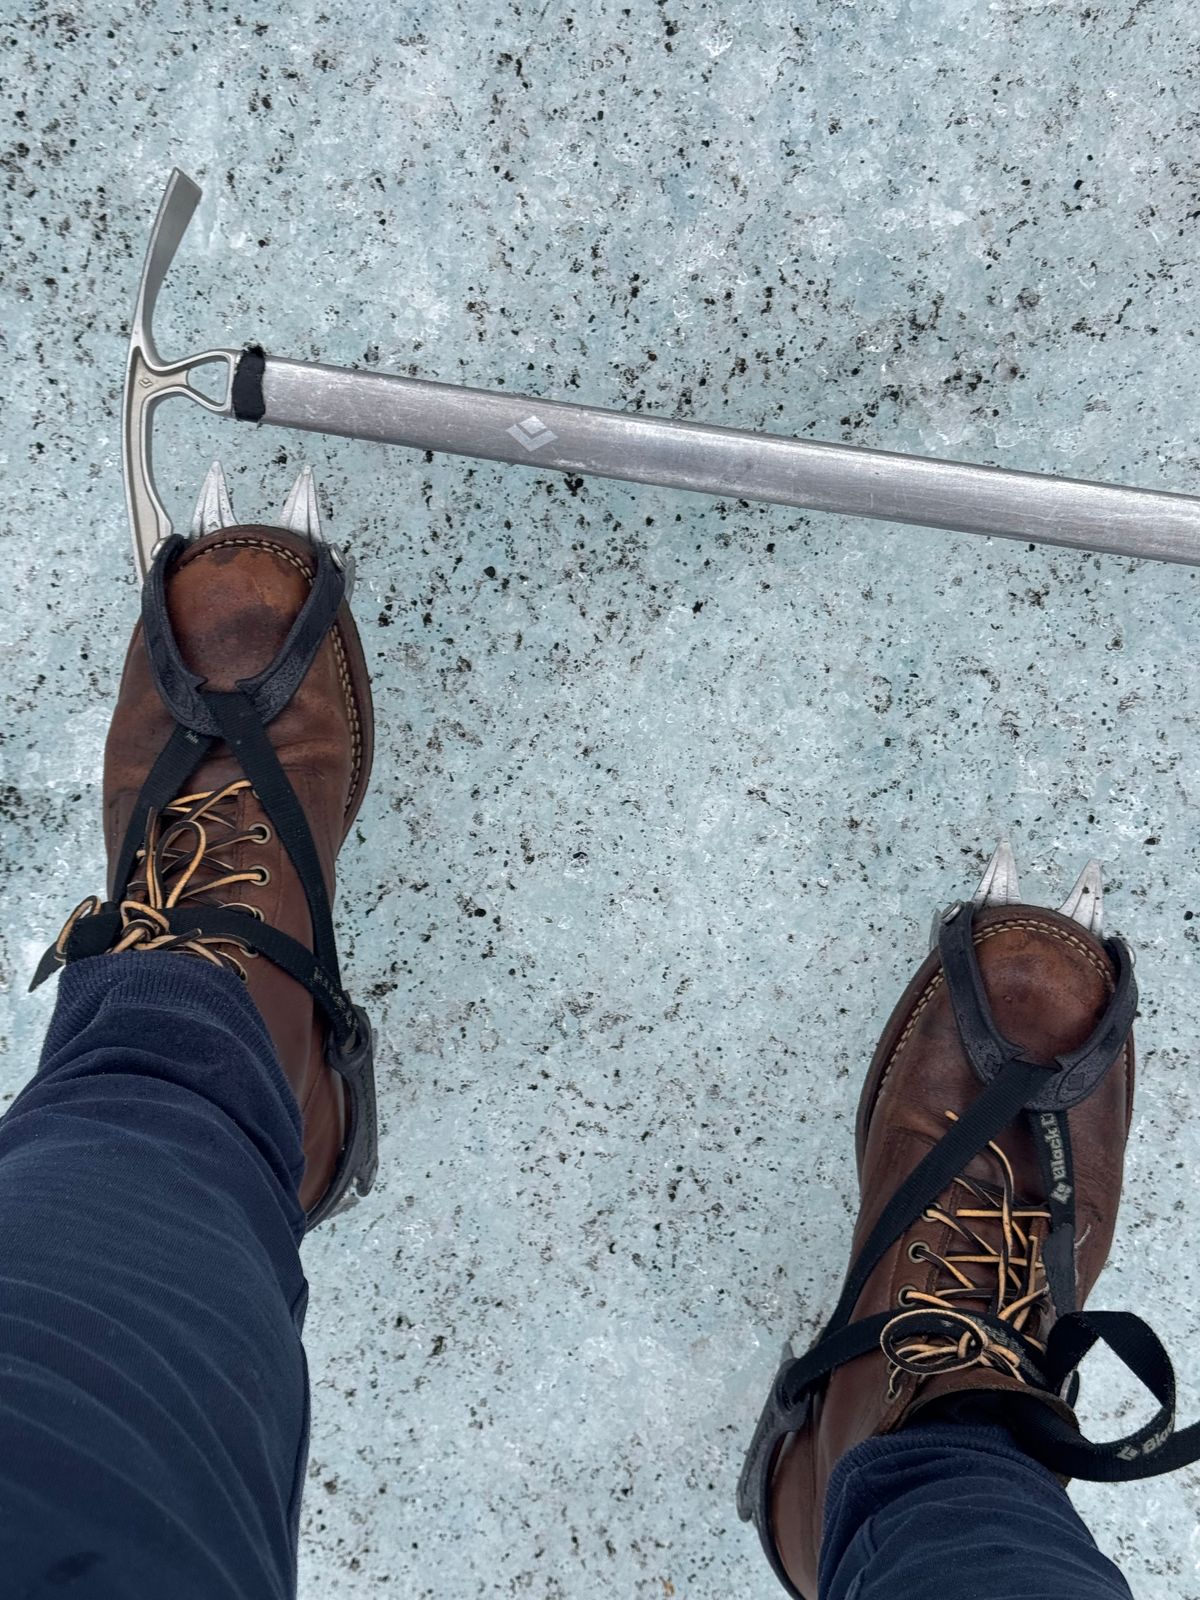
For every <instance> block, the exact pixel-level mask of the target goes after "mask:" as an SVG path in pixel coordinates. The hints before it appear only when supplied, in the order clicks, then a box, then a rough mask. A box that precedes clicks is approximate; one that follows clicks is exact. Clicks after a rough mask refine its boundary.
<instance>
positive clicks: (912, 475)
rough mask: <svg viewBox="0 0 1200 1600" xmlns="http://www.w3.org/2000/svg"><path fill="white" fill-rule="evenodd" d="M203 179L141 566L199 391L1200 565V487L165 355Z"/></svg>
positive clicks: (439, 439)
mask: <svg viewBox="0 0 1200 1600" xmlns="http://www.w3.org/2000/svg"><path fill="white" fill-rule="evenodd" d="M200 194H201V191H200V188H199V186H198V185H197V184H195V183H193V181H192V180H191V179H190V178H189V177H187V176H186V174H184V173H183V172H180V171H179V170H178V168H176V170H175V171H174V172H172V174H171V177H170V181H169V182H168V184H167V188H166V192H165V194H164V195H163V198H162V204H161V205H160V206H159V208H158V217H157V219H156V220H155V224H154V232H153V234H152V235H151V239H150V248H149V250H148V251H147V254H146V264H145V267H144V269H143V272H142V282H141V287H140V289H139V291H138V299H137V305H136V307H135V310H134V316H133V327H132V331H131V334H130V340H129V366H128V370H127V374H126V380H125V492H126V498H127V501H128V504H129V517H130V521H131V523H132V525H133V543H134V552H135V555H136V559H137V565H138V571H139V573H140V574H141V575H142V576H145V573H146V571H147V569H148V567H149V564H150V562H151V560H152V559H153V554H154V550H155V548H156V546H157V545H158V544H159V542H160V540H162V539H164V538H166V537H167V535H168V534H169V533H170V532H171V521H170V518H169V517H168V516H167V513H166V511H165V509H164V507H163V504H162V501H161V500H160V499H159V497H158V494H157V492H156V490H155V487H154V472H153V466H152V458H151V450H150V443H151V438H150V436H151V430H152V425H153V419H154V412H155V410H156V409H157V406H158V404H159V402H160V401H161V400H165V399H167V398H168V397H169V396H171V395H188V396H189V397H190V398H191V399H193V400H196V401H198V402H199V404H200V405H202V406H204V407H206V408H207V409H208V410H209V411H213V412H216V413H217V414H218V415H219V416H226V417H228V416H232V417H236V418H237V419H239V420H240V421H244V422H256V423H257V422H267V423H273V424H275V425H276V426H278V427H283V428H304V429H307V430H309V431H310V432H313V433H335V434H342V435H344V436H346V437H348V438H352V439H375V440H378V441H380V442H381V443H384V444H401V445H407V446H408V447H409V448H410V449H414V450H441V451H450V452H452V453H453V454H456V455H464V456H481V457H483V458H484V459H486V460H490V461H508V462H512V463H515V464H518V465H528V466H534V467H536V468H538V469H539V470H545V469H546V468H553V469H554V470H555V471H557V472H567V473H582V474H585V475H592V476H597V477H602V478H619V479H622V480H624V481H626V482H631V483H654V484H659V485H662V486H663V487H666V488H672V489H690V490H693V491H695V492H697V493H700V494H710V495H725V496H729V497H730V498H738V499H743V500H766V501H771V502H773V503H775V504H777V505H788V506H799V507H803V508H804V509H805V510H809V511H836V512H842V513H844V514H847V515H850V516H860V517H878V518H882V519H884V520H886V521H889V522H908V523H915V524H917V525H918V526H921V527H929V528H950V529H956V530H958V531H960V532H963V533H981V534H999V535H1001V536H1002V537H1003V538H1006V539H1028V540H1033V541H1035V542H1037V543H1040V544H1055V545H1067V546H1069V547H1071V548H1074V549H1083V550H1097V551H1107V552H1109V553H1111V554H1114V555H1125V556H1135V557H1139V558H1143V559H1150V560H1155V561H1178V562H1184V563H1187V564H1191V565H1193V566H1197V565H1200V499H1196V498H1194V497H1193V496H1190V495H1178V494H1165V493H1162V492H1161V491H1158V490H1150V489H1126V488H1119V487H1117V486H1115V485H1112V484H1103V483H1084V482H1080V481H1077V480H1074V479H1069V478H1053V477H1046V476H1040V475H1035V474H1033V473H1027V472H1011V471H1008V470H1007V469H1004V468H999V467H975V466H969V465H967V464H965V463H963V462H959V461H935V460H931V459H928V458H926V457H921V456H905V455H896V454H892V453H891V452H888V451H883V450H861V449H857V448H855V447H853V446H850V445H842V444H817V443H811V442H809V441H807V440H801V439H784V438H778V437H775V436H772V435H770V434H761V433H748V432H745V431H743V430H742V429H739V428H715V427H710V426H708V425H707V424H704V423H698V422H676V421H672V420H668V419H666V418H658V417H647V416H642V415H636V414H631V413H628V412H623V411H607V410H603V409H601V408H599V407H596V406H578V405H570V404H567V403H564V402H563V401H559V400H541V399H537V400H535V399H533V398H532V397H531V396H529V395H516V394H502V393H493V392H490V391H488V390H484V389H466V388H461V387H460V386H458V385H456V384H448V383H430V382H426V381H425V380H423V379H418V378H402V377H394V376H389V375H387V374H384V373H376V372H355V371H349V370H347V369H345V368H342V367H327V366H323V365H321V364H319V363H315V362H304V361H285V360H283V359H281V358H280V357H278V356H267V355H264V354H263V352H262V351H261V350H260V349H258V348H257V347H250V348H247V349H243V350H207V351H205V352H203V354H201V355H195V356H190V357H187V358H186V359H185V360H183V361H174V362H169V363H163V362H162V361H161V360H160V358H159V355H158V351H157V350H156V348H155V345H154V338H153V331H152V327H151V324H152V321H153V316H154V305H155V301H156V300H157V298H158V291H159V289H160V288H161V287H162V283H163V279H164V278H165V277H166V274H167V271H168V269H169V267H170V265H171V261H172V259H173V258H174V255H175V252H176V250H177V249H178V248H179V243H180V240H181V239H182V238H183V235H184V232H185V231H186V229H187V225H188V223H189V222H190V221H191V219H192V215H193V213H194V212H195V210H196V207H197V205H198V204H199V202H200ZM214 363H216V364H219V365H223V366H224V368H225V374H224V380H225V381H224V389H225V393H224V395H223V397H222V398H220V399H209V398H208V397H207V396H206V395H203V394H201V393H200V392H199V391H198V390H197V389H196V388H195V387H193V385H192V383H191V382H190V378H191V374H192V373H193V371H195V370H197V369H198V368H202V367H205V366H209V365H212V364H214Z"/></svg>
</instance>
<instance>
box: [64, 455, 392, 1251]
mask: <svg viewBox="0 0 1200 1600" xmlns="http://www.w3.org/2000/svg"><path fill="white" fill-rule="evenodd" d="M222 487H223V484H222ZM225 503H226V505H227V501H226V502H225ZM314 515H315V504H314ZM313 532H314V533H315V532H316V529H315V528H314V529H313ZM345 592H346V571H345V565H344V563H343V562H342V559H341V558H340V556H338V554H337V552H336V551H332V550H331V549H330V547H329V546H327V545H326V544H324V542H323V541H321V540H320V538H319V536H318V537H317V538H316V539H313V538H310V537H307V536H305V535H303V534H300V533H297V532H293V531H290V530H286V529H282V528H275V527H266V526H247V527H220V528H219V529H218V530H217V531H214V532H211V533H209V534H207V535H206V536H204V537H201V538H198V539H194V540H192V541H190V542H188V541H184V540H183V539H180V538H178V537H174V538H172V539H170V540H168V541H167V544H166V546H165V548H164V549H163V550H162V551H160V553H159V555H158V557H157V559H156V560H155V562H154V566H153V568H152V570H151V572H150V574H149V575H148V577H147V580H146V584H145V588H144V590H143V610H142V621H141V622H139V624H138V626H137V627H136V629H135V630H134V634H133V639H132V642H131V643H130V646H129V652H128V655H127V658H126V662H125V671H124V676H123V678H122V681H121V688H120V693H119V696H118V699H117V706H116V711H115V714H114V716H113V721H112V726H111V729H110V732H109V737H108V744H107V749H106V756H105V772H104V812H105V834H106V841H107V846H108V856H109V888H108V900H107V902H106V903H105V904H104V905H103V906H102V905H101V904H100V903H99V902H98V901H97V900H95V899H91V900H88V901H85V902H84V904H83V905H82V906H81V907H80V908H79V909H78V910H77V911H76V913H75V914H74V915H73V916H72V918H71V919H70V920H69V922H68V924H67V926H66V927H65V928H64V929H63V932H62V934H61V935H60V937H59V940H58V942H57V944H56V946H55V950H54V953H53V958H52V959H51V960H50V961H49V962H44V963H43V969H45V970H43V971H40V972H39V981H40V977H41V976H44V975H45V972H46V971H49V970H52V969H53V966H54V961H55V960H57V961H60V962H61V961H66V960H70V959H73V958H75V957H77V956H80V955H92V954H97V953H100V952H102V951H106V950H112V951H117V950H140V951H145V952H146V953H147V959H165V954H164V953H167V954H172V953H173V954H177V953H178V952H181V951H183V952H187V953H188V954H190V955H192V956H194V957H201V958H204V959H207V960H209V961H215V962H218V963H220V964H221V965H224V966H228V967H231V968H233V969H234V970H235V971H237V972H239V973H240V974H241V976H242V977H243V978H244V979H245V980H246V983H247V986H248V988H249V992H250V994H251V996H252V998H253V999H254V1001H255V1004H256V1005H257V1006H258V1008H259V1010H260V1011H261V1013H262V1015H263V1019H264V1021H265V1022H266V1025H267V1027H268V1029H269V1031H270V1033H271V1037H272V1039H273V1040H274V1043H275V1048H276V1051H277V1053H278V1055H279V1060H280V1064H281V1065H282V1067H283V1070H284V1073H285V1074H286V1076H287V1079H288V1082H289V1083H290V1084H291V1086H292V1088H293V1090H294V1091H295V1094H296V1098H297V1100H298V1102H299V1104H300V1108H301V1112H302V1116H303V1122H304V1151H305V1158H306V1166H305V1173H304V1179H303V1182H302V1185H301V1189H300V1201H301V1204H302V1205H303V1206H304V1208H305V1210H306V1212H307V1216H308V1225H309V1226H310V1227H311V1226H313V1225H314V1224H315V1223H316V1222H319V1221H321V1220H323V1219H324V1218H325V1217H326V1216H328V1215H329V1214H330V1213H331V1212H332V1211H333V1210H334V1209H335V1208H336V1207H337V1205H338V1203H339V1201H342V1200H343V1199H344V1198H345V1197H346V1196H347V1194H348V1191H349V1190H350V1189H351V1187H352V1186H353V1187H354V1188H356V1189H357V1191H358V1193H360V1194H361V1193H365V1192H366V1191H367V1189H369V1188H370V1186H371V1183H372V1181H373V1179H374V1174H375V1165H376V1129H375V1106H374V1083H373V1074H372V1066H371V1031H370V1024H369V1023H368V1022H367V1019H366V1017H365V1016H364V1014H363V1013H362V1011H361V1010H360V1009H359V1008H358V1007H356V1006H354V1004H353V1002H352V1001H351V1000H350V999H349V997H348V996H347V995H346V994H345V992H344V990H343V988H342V984H341V978H340V975H339V972H338V965H337V952H336V948H335V945H334V939H333V926H332V920H331V904H332V900H333V895H334V862H335V860H336V857H337V854H338V850H339V849H340V847H341V844H342V841H343V839H344V838H345V837H346V834H347V833H348V831H349V829H350V826H351V824H352V823H353V821H354V818H355V816H356V815H357V813H358V809H359V806H360V805H361V804H362V800H363V796H364V795H365V793H366V789H367V781H368V778H369V776H370V771H371V757H372V747H373V714H372V706H371V691H370V684H369V680H368V677H367V669H366V664H365V661H364V659H363V653H362V646H361V644H360V642H359V636H358V630H357V628H356V627H355V625H354V619H353V617H352V616H351V614H350V608H349V604H348V603H347V600H346V598H345ZM48 954H49V953H48Z"/></svg>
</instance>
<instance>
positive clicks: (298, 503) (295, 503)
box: [283, 466, 321, 544]
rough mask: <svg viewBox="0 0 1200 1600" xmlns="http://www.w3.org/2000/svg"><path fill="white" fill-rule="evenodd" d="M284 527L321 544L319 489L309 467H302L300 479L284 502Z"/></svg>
mask: <svg viewBox="0 0 1200 1600" xmlns="http://www.w3.org/2000/svg"><path fill="white" fill-rule="evenodd" d="M283 526H284V527H285V528H290V529H291V531H292V532H293V533H302V534H303V535H304V537H305V538H306V539H311V540H312V542H313V543H314V544H319V543H320V539H321V514H320V512H319V511H318V510H317V488H316V485H315V484H314V482H313V474H312V468H311V467H309V466H305V467H301V469H300V475H299V477H298V478H297V479H296V481H295V483H294V484H293V485H292V488H291V492H290V494H289V495H288V497H287V499H286V500H285V501H284V502H283Z"/></svg>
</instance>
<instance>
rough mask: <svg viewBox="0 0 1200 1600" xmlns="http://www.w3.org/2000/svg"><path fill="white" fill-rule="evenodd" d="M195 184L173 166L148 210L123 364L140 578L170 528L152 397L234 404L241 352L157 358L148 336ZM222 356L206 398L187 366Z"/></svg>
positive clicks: (128, 487)
mask: <svg viewBox="0 0 1200 1600" xmlns="http://www.w3.org/2000/svg"><path fill="white" fill-rule="evenodd" d="M200 194H201V190H200V186H199V184H196V183H193V182H192V180H191V178H189V177H188V176H187V174H186V173H183V172H181V171H180V170H179V168H178V167H176V168H175V170H174V171H173V172H172V173H171V177H170V180H169V181H168V183H167V187H166V192H165V193H164V194H163V197H162V203H161V204H160V206H159V208H158V216H157V217H156V218H155V222H154V231H153V233H152V234H151V235H150V246H149V249H148V250H147V251H146V264H145V266H144V267H143V268H142V281H141V285H140V287H139V288H138V296H137V303H136V304H135V306H134V308H133V320H132V323H131V326H130V331H129V363H128V365H127V367H126V369H125V411H124V449H125V502H126V505H127V506H128V508H129V522H130V526H131V528H132V530H133V554H134V560H135V561H136V562H137V568H138V574H139V576H140V577H142V578H144V577H145V576H146V573H147V571H148V570H149V567H150V563H151V562H152V561H153V559H154V552H155V551H156V550H157V548H158V546H159V544H160V543H161V542H162V541H163V540H164V539H166V538H167V537H168V536H169V535H170V533H171V519H170V517H169V516H168V515H167V512H166V509H165V507H164V506H163V503H162V501H161V500H160V499H159V496H158V492H157V490H156V489H155V487H154V457H153V454H152V450H151V435H152V433H153V428H154V413H155V412H156V411H157V409H158V405H159V402H160V401H162V400H166V399H169V398H170V397H171V396H172V395H186V396H187V397H188V398H189V399H190V400H195V401H196V403H197V404H198V405H202V406H203V407H204V409H205V410H206V411H213V412H216V414H217V415H218V416H222V417H227V416H229V415H230V414H231V412H232V409H233V383H234V377H235V373H236V369H237V364H238V361H239V359H240V356H241V352H240V351H237V350H206V351H204V352H203V353H202V354H200V355H195V356H188V357H187V358H186V359H185V360H183V361H174V362H168V363H164V362H163V361H162V359H161V358H160V356H159V354H158V350H157V348H156V346H155V343H154V330H153V321H154V306H155V303H156V301H157V300H158V291H159V289H161V287H162V284H163V279H164V278H165V277H166V275H167V272H168V270H169V268H170V265H171V262H172V261H173V260H174V258H175V252H176V250H178V248H179V242H180V240H181V239H182V238H183V236H184V234H185V233H186V231H187V226H188V223H189V222H190V221H191V220H192V217H193V215H194V214H195V210H196V207H197V206H198V205H199V204H200ZM214 363H221V364H223V365H224V367H225V376H226V382H225V393H224V397H223V398H221V399H217V400H212V399H209V397H208V396H207V395H205V394H202V393H201V392H200V390H198V389H196V388H194V387H193V386H192V384H191V383H190V382H189V378H190V375H191V373H192V372H193V371H194V370H196V369H198V368H200V367H207V366H212V365H213V364H214Z"/></svg>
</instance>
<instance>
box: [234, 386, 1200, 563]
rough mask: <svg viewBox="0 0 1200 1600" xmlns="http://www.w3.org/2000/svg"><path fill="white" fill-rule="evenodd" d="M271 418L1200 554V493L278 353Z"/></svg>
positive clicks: (647, 479) (734, 489)
mask: <svg viewBox="0 0 1200 1600" xmlns="http://www.w3.org/2000/svg"><path fill="white" fill-rule="evenodd" d="M262 398H263V402H264V404H265V414H264V416H263V419H262V420H263V421H264V422H270V423H275V424H277V425H278V426H280V427H285V428H304V429H308V430H309V431H311V432H314V433H336V434H342V435H345V436H347V437H349V438H354V439H373V440H377V441H379V442H380V443H383V444H399V445H408V446H410V447H411V448H413V449H417V450H444V451H450V452H451V453H453V454H455V455H465V456H478V457H482V458H483V459H485V460H489V461H507V462H512V463H516V464H518V465H522V466H533V467H536V468H538V469H539V470H545V469H546V468H554V469H555V470H557V471H560V472H569V473H583V474H585V475H588V476H596V477H602V478H619V479H623V480H626V481H628V482H632V483H653V484H660V485H663V486H665V487H668V488H673V489H690V490H693V491H695V492H697V493H700V494H709V495H727V496H730V497H731V498H738V499H742V500H766V501H770V502H772V503H774V504H777V505H788V506H798V507H802V508H804V509H806V510H810V511H835V512H842V513H844V514H846V515H849V516H859V517H877V518H880V519H882V520H885V521H888V522H910V523H915V524H918V525H919V526H921V527H928V528H949V529H955V530H958V531H960V532H963V533H977V534H998V535H1000V536H1001V537H1003V538H1005V539H1028V540H1033V541H1036V542H1037V543H1039V544H1055V545H1066V546H1069V547H1072V548H1075V549H1084V550H1100V551H1107V552H1108V553H1110V554H1113V555H1126V556H1136V557H1139V558H1143V559H1150V560H1156V561H1175V562H1183V563H1187V564H1190V565H1193V566H1196V565H1200V499H1196V498H1194V497H1192V496H1190V495H1177V494H1165V493H1162V492H1160V491H1157V490H1152V489H1126V488H1120V487H1117V486H1115V485H1110V484H1102V483H1085V482H1081V481H1077V480H1074V479H1070V478H1052V477H1046V476H1041V475H1038V474H1035V473H1029V472H1011V471H1008V470H1007V469H1005V468H1001V467H977V466H970V465H968V464H966V463H965V462H960V461H938V460H933V459H928V458H925V457H921V456H905V455H896V454H892V453H891V452H889V451H884V450H861V449H858V448H856V447H854V446H851V445H840V444H816V443H810V442H809V441H807V440H801V439H785V438H779V437H776V436H774V435H770V434H760V433H749V432H746V431H745V430H743V429H739V428H716V427H711V426H709V425H707V424H705V423H697V422H674V421H670V420H667V419H661V418H656V417H647V416H641V415H638V414H636V413H631V412H624V411H608V410H604V409H601V408H600V407H596V406H580V405H572V404H569V403H566V402H563V401H557V400H541V399H533V398H531V397H529V396H525V395H513V394H504V393H496V392H494V391H489V390H484V389H466V388H459V387H458V386H456V385H454V384H445V383H430V382H428V381H426V380H424V379H417V378H403V377H393V376H388V375H384V374H381V373H374V372H353V371H347V370H345V369H344V368H340V367H327V366H320V365H315V364H308V363H304V362H298V361H285V360H280V359H279V358H277V357H268V358H267V361H266V366H265V369H264V372H263V378H262Z"/></svg>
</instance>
